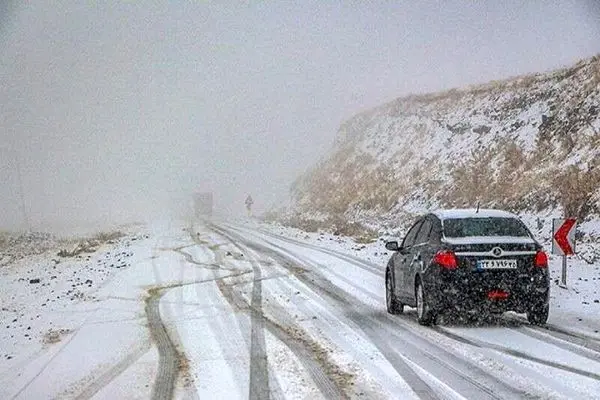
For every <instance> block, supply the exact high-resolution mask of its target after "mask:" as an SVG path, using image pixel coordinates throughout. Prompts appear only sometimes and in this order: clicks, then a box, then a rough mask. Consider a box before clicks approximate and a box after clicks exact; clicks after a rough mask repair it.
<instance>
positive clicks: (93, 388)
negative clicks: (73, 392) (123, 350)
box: [75, 342, 151, 400]
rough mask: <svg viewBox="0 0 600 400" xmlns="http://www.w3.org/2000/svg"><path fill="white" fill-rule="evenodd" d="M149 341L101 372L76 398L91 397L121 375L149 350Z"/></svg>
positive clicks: (85, 399)
mask: <svg viewBox="0 0 600 400" xmlns="http://www.w3.org/2000/svg"><path fill="white" fill-rule="evenodd" d="M150 348H151V346H150V343H148V342H147V343H144V344H143V345H141V346H140V347H138V348H137V349H135V350H134V351H132V352H131V353H129V354H128V355H127V356H126V357H124V358H123V359H122V360H121V361H119V362H118V363H117V364H115V365H113V366H112V367H111V368H109V369H108V370H107V371H105V372H104V373H102V374H101V375H100V377H98V378H97V379H95V380H94V381H93V382H92V383H90V384H89V385H87V387H85V388H84V389H83V390H82V391H81V392H80V393H79V394H78V395H77V396H76V397H75V399H76V400H87V399H91V398H92V397H94V396H95V395H96V393H98V392H99V391H100V390H102V389H103V388H104V387H106V386H107V385H108V384H109V383H111V382H112V381H114V380H115V379H116V378H117V377H118V376H119V375H121V374H122V373H123V372H125V370H127V368H129V367H130V366H132V365H133V364H135V363H136V362H137V361H138V360H139V359H140V358H142V357H143V356H144V355H145V354H146V353H148V351H149V350H150Z"/></svg>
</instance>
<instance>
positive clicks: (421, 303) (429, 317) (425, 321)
mask: <svg viewBox="0 0 600 400" xmlns="http://www.w3.org/2000/svg"><path fill="white" fill-rule="evenodd" d="M415 302H416V304H417V321H418V322H419V324H421V325H425V326H429V325H431V324H433V323H435V312H434V311H433V310H432V309H431V307H430V306H429V304H428V302H427V294H426V292H425V289H424V288H423V285H422V284H421V281H417V287H416V288H415Z"/></svg>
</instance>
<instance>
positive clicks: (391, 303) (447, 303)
mask: <svg viewBox="0 0 600 400" xmlns="http://www.w3.org/2000/svg"><path fill="white" fill-rule="evenodd" d="M386 248H387V249H388V250H392V251H394V254H393V255H392V257H391V258H390V260H389V262H388V264H387V268H386V273H385V287H386V305H387V310H388V312H389V313H391V314H399V313H401V312H402V311H403V309H404V305H408V306H411V307H416V308H417V318H418V321H419V323H420V324H422V325H429V324H431V323H434V322H435V321H436V318H437V316H438V315H440V314H441V313H444V312H446V311H479V310H481V311H487V312H492V313H502V312H505V311H515V312H518V313H526V314H527V319H528V320H529V322H530V323H532V324H545V323H546V321H547V319H548V301H549V297H550V277H549V273H548V257H547V255H546V253H544V251H543V250H542V247H541V246H540V244H539V243H538V242H536V241H535V239H534V238H533V236H532V234H531V232H530V231H529V230H528V229H527V227H526V226H525V224H523V222H522V221H521V220H520V219H519V218H518V217H517V216H516V215H514V214H511V213H508V212H505V211H500V210H441V211H438V212H434V213H431V214H428V215H425V216H423V217H421V218H419V219H418V220H417V221H416V222H415V223H414V224H413V226H412V227H411V228H410V229H409V231H408V233H407V234H406V237H405V238H404V240H403V241H402V244H401V245H399V244H398V242H395V241H391V242H387V243H386Z"/></svg>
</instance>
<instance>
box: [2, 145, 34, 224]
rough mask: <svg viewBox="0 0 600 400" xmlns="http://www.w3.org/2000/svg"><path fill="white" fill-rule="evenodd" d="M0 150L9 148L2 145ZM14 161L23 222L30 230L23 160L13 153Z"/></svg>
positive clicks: (7, 150)
mask: <svg viewBox="0 0 600 400" xmlns="http://www.w3.org/2000/svg"><path fill="white" fill-rule="evenodd" d="M0 150H5V151H6V152H7V153H8V152H9V149H8V148H7V147H0ZM12 159H13V162H14V163H15V171H16V172H17V180H18V183H19V196H20V198H21V211H22V212H23V222H25V228H26V229H27V230H28V231H30V230H31V223H30V221H29V214H28V213H27V206H26V205H25V190H24V186H23V175H22V174H21V161H20V159H19V156H18V155H17V154H14V153H13V157H12Z"/></svg>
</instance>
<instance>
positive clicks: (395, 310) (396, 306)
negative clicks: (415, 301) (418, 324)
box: [385, 269, 404, 314]
mask: <svg viewBox="0 0 600 400" xmlns="http://www.w3.org/2000/svg"><path fill="white" fill-rule="evenodd" d="M385 305H386V308H387V312H389V313H390V314H402V312H403V311H404V304H402V303H401V302H399V301H398V299H397V298H396V295H394V282H393V281H392V274H391V273H390V270H389V269H388V270H387V271H386V272H385Z"/></svg>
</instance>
